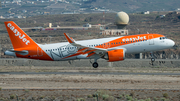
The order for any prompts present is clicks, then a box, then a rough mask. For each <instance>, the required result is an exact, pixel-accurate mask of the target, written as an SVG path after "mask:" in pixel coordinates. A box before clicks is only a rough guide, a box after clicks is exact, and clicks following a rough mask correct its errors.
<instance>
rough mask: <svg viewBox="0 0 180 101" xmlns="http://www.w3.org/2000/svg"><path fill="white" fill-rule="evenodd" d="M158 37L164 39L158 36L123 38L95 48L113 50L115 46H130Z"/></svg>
mask: <svg viewBox="0 0 180 101" xmlns="http://www.w3.org/2000/svg"><path fill="white" fill-rule="evenodd" d="M158 37H164V36H163V35H160V34H139V35H129V36H123V37H120V38H117V39H115V40H112V41H109V42H106V43H103V44H101V45H100V46H96V48H103V49H108V48H113V47H117V46H123V45H127V44H132V43H136V42H141V41H145V40H150V39H153V38H158Z"/></svg>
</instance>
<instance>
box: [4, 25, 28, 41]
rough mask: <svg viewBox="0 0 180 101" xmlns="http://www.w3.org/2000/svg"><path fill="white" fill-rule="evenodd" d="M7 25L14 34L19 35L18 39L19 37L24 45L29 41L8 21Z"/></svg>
mask: <svg viewBox="0 0 180 101" xmlns="http://www.w3.org/2000/svg"><path fill="white" fill-rule="evenodd" d="M7 26H8V27H9V28H10V29H11V30H12V31H13V32H14V35H15V36H17V37H19V39H21V40H22V41H23V42H24V43H25V44H26V45H28V44H29V43H30V41H29V40H27V39H26V38H25V37H26V36H25V35H24V34H22V35H21V33H20V32H19V31H18V30H17V29H15V28H14V26H12V25H11V23H8V24H7Z"/></svg>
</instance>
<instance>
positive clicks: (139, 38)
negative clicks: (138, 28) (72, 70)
mask: <svg viewBox="0 0 180 101" xmlns="http://www.w3.org/2000/svg"><path fill="white" fill-rule="evenodd" d="M146 39H147V38H146V36H137V37H132V38H123V39H122V41H136V40H146Z"/></svg>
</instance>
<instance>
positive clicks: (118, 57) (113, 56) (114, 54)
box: [103, 49, 125, 62]
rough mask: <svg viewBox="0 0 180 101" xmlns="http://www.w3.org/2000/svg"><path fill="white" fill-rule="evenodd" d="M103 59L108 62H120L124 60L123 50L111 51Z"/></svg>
mask: <svg viewBox="0 0 180 101" xmlns="http://www.w3.org/2000/svg"><path fill="white" fill-rule="evenodd" d="M103 58H104V59H106V60H109V61H108V62H114V61H122V60H124V59H125V52H124V50H123V49H117V50H111V51H108V52H107V54H106V55H105V56H104V57H103Z"/></svg>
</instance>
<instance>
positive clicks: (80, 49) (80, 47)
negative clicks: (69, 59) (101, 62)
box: [64, 33, 108, 57]
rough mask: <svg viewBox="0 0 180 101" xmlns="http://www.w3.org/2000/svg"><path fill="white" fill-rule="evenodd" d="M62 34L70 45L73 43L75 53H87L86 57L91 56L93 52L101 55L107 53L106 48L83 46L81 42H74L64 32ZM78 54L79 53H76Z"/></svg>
mask: <svg viewBox="0 0 180 101" xmlns="http://www.w3.org/2000/svg"><path fill="white" fill-rule="evenodd" d="M64 35H65V37H66V39H67V40H68V42H69V43H70V44H71V45H73V46H75V47H77V48H78V52H77V54H78V53H80V54H88V56H87V57H90V56H92V55H94V54H97V55H99V56H101V57H102V56H104V55H105V53H107V51H108V50H107V49H102V48H92V47H87V46H83V45H81V44H77V43H75V42H74V41H73V40H72V39H71V38H70V37H69V36H68V35H67V34H66V33H64ZM78 55H79V54H78Z"/></svg>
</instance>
